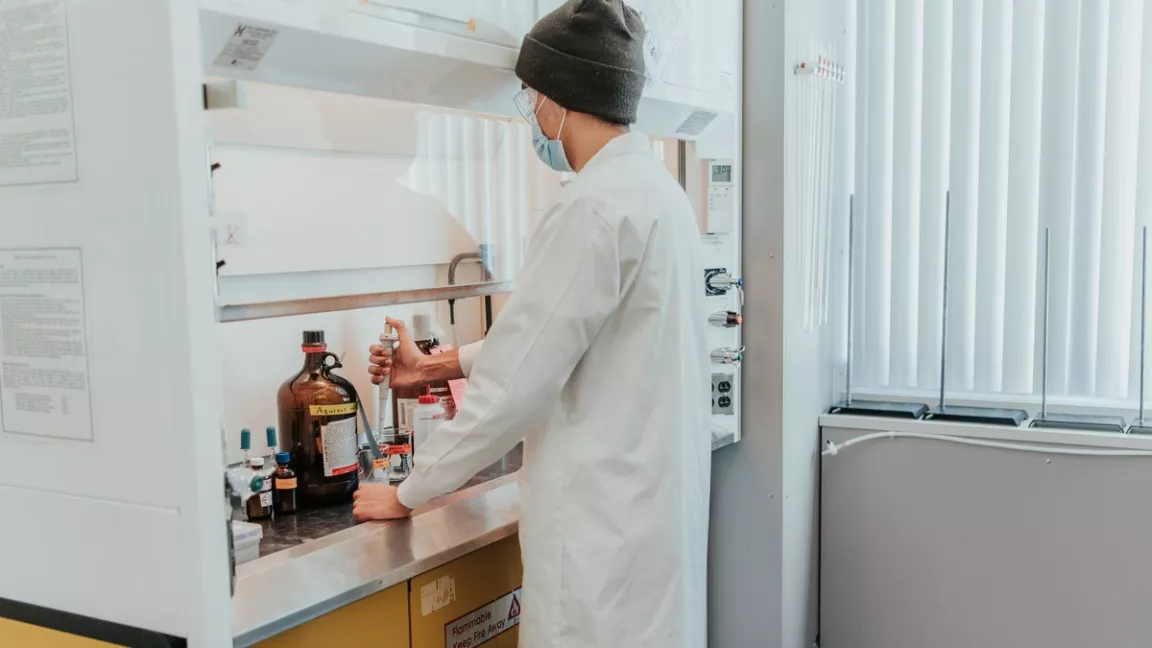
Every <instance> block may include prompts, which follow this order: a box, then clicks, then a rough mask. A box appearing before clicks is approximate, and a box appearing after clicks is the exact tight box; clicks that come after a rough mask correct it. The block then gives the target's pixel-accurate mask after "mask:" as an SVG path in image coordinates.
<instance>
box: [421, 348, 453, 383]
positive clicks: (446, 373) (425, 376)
mask: <svg viewBox="0 0 1152 648" xmlns="http://www.w3.org/2000/svg"><path fill="white" fill-rule="evenodd" d="M463 377H464V370H463V369H461V368H460V351H458V350H457V349H452V350H451V351H445V352H443V353H437V354H436V355H430V356H427V357H426V358H424V359H423V360H422V361H421V363H420V378H421V381H422V382H425V383H430V382H435V381H438V380H457V379H460V378H463Z"/></svg>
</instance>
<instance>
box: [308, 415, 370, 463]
mask: <svg viewBox="0 0 1152 648" xmlns="http://www.w3.org/2000/svg"><path fill="white" fill-rule="evenodd" d="M313 407H317V406H315V405H314V406H313ZM353 407H355V404H353ZM320 439H321V441H322V443H323V449H322V451H323V454H324V476H325V477H334V476H336V475H344V474H347V473H350V472H354V471H356V470H358V469H359V462H358V461H357V456H358V455H359V454H360V446H359V444H358V443H357V442H356V418H355V417H353V418H346V419H343V420H341V421H330V422H329V423H328V425H324V426H321V427H320Z"/></svg>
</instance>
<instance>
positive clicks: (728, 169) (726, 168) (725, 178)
mask: <svg viewBox="0 0 1152 648" xmlns="http://www.w3.org/2000/svg"><path fill="white" fill-rule="evenodd" d="M712 182H732V165H731V164H714V165H712Z"/></svg>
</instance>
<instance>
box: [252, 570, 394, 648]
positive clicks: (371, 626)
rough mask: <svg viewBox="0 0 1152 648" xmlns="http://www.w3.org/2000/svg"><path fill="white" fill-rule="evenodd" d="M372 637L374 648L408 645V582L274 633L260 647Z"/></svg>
mask: <svg viewBox="0 0 1152 648" xmlns="http://www.w3.org/2000/svg"><path fill="white" fill-rule="evenodd" d="M366 636H370V637H372V640H371V642H370V643H371V645H372V646H375V647H378V648H408V646H409V645H410V644H409V641H408V639H409V635H408V583H400V584H399V585H394V586H392V587H389V588H388V589H386V590H384V591H383V592H380V593H378V594H373V595H372V596H369V597H368V598H365V599H361V600H359V601H356V602H355V603H352V604H351V605H346V606H344V607H342V608H340V609H339V610H336V611H335V612H331V613H329V614H325V615H324V616H322V617H320V618H319V619H316V620H315V621H310V622H308V623H305V624H304V625H302V626H297V627H295V628H292V629H291V630H289V631H287V632H285V633H284V634H280V635H276V636H275V637H272V638H271V639H268V640H267V641H263V642H261V643H259V644H258V645H259V646H260V647H261V648H312V647H315V646H337V645H341V646H352V645H357V644H359V643H361V642H362V641H363V640H364V637H366Z"/></svg>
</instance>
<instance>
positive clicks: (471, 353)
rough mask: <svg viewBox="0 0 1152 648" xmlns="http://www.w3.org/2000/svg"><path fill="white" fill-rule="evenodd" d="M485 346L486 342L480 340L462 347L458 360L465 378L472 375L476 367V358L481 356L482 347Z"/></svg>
mask: <svg viewBox="0 0 1152 648" xmlns="http://www.w3.org/2000/svg"><path fill="white" fill-rule="evenodd" d="M483 344H484V340H480V341H479V342H473V343H472V344H465V345H464V346H462V347H460V353H459V355H458V356H457V360H459V361H460V371H462V372H463V373H464V377H465V378H467V377H468V376H471V375H472V367H473V366H475V365H476V356H478V355H480V347H481V346H483Z"/></svg>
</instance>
